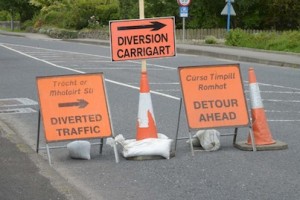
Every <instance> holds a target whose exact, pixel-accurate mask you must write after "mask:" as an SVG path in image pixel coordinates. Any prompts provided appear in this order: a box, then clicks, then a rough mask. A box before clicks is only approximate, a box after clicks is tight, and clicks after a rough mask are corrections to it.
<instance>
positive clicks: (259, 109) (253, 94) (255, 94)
mask: <svg viewBox="0 0 300 200" xmlns="http://www.w3.org/2000/svg"><path fill="white" fill-rule="evenodd" d="M248 78H249V90H250V102H251V117H252V129H253V135H254V138H255V144H256V145H270V144H274V143H276V141H275V140H273V138H272V134H271V131H270V128H269V125H268V122H267V118H266V114H265V110H264V107H263V103H262V99H261V96H260V90H259V87H258V84H257V82H256V76H255V72H254V69H253V68H250V69H249V70H248ZM247 144H252V142H251V137H250V134H249V136H248V141H247Z"/></svg>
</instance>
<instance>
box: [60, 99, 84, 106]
mask: <svg viewBox="0 0 300 200" xmlns="http://www.w3.org/2000/svg"><path fill="white" fill-rule="evenodd" d="M88 104H89V102H87V101H86V100H84V99H78V100H77V102H66V103H59V104H58V107H61V108H62V107H73V106H78V108H84V107H86V106H87V105H88Z"/></svg>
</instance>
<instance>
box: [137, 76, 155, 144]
mask: <svg viewBox="0 0 300 200" xmlns="http://www.w3.org/2000/svg"><path fill="white" fill-rule="evenodd" d="M136 126H137V133H136V140H142V139H146V138H158V136H157V129H156V124H155V118H154V114H153V108H152V101H151V95H150V87H149V83H148V75H147V72H142V73H141V81H140V98H139V110H138V119H137V125H136Z"/></svg>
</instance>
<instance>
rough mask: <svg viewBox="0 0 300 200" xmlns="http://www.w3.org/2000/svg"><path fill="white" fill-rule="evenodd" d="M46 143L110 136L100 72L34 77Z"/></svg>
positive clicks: (108, 117)
mask: <svg viewBox="0 0 300 200" xmlns="http://www.w3.org/2000/svg"><path fill="white" fill-rule="evenodd" d="M36 82H37V89H38V96H39V102H40V108H41V114H42V118H43V125H44V131H45V137H46V141H47V142H56V141H63V140H75V139H88V138H91V139H92V138H103V137H110V136H111V135H112V128H111V124H110V116H109V109H108V104H107V98H106V92H105V85H104V77H103V74H102V73H95V74H80V75H63V76H47V77H37V79H36Z"/></svg>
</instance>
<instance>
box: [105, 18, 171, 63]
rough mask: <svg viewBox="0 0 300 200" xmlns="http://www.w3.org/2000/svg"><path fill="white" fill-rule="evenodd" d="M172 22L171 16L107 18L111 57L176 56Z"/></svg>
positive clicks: (115, 59) (127, 58)
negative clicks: (132, 18) (128, 18)
mask: <svg viewBox="0 0 300 200" xmlns="http://www.w3.org/2000/svg"><path fill="white" fill-rule="evenodd" d="M174 24H175V19H174V17H168V18H153V19H135V20H117V21H110V39H111V41H110V44H111V57H112V61H123V60H137V59H148V58H160V57H172V56H175V55H176V48H175V28H174V27H175V25H174Z"/></svg>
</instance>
